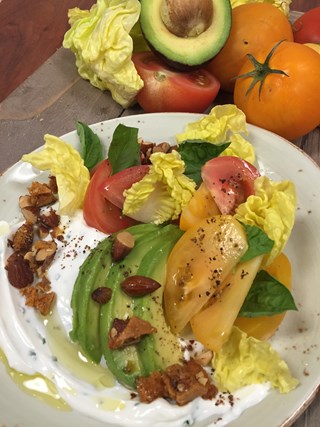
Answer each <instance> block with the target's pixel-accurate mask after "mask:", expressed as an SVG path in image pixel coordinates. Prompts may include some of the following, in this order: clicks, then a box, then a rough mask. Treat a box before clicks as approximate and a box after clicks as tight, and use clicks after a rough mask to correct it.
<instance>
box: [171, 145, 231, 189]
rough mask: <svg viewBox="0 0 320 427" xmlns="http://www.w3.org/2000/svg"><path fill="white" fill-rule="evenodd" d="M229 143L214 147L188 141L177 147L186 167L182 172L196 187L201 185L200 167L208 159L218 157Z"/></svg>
mask: <svg viewBox="0 0 320 427" xmlns="http://www.w3.org/2000/svg"><path fill="white" fill-rule="evenodd" d="M229 145H230V142H227V143H225V144H220V145H215V144H211V143H210V142H206V141H202V140H200V139H188V140H185V141H183V142H182V143H181V144H179V145H178V147H177V151H178V152H179V153H180V155H181V158H182V160H183V161H184V163H185V165H186V170H185V172H184V174H185V175H187V176H188V177H189V178H191V179H193V180H194V181H195V182H196V184H197V185H200V184H201V181H202V179H201V167H202V166H203V165H204V164H205V163H206V162H207V161H208V160H210V159H212V158H214V157H218V156H219V154H221V153H222V152H223V151H224V150H225V149H226V148H227V147H229Z"/></svg>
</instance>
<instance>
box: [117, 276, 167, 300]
mask: <svg viewBox="0 0 320 427" xmlns="http://www.w3.org/2000/svg"><path fill="white" fill-rule="evenodd" d="M160 286H161V285H160V283H159V282H157V281H156V280H153V279H151V278H150V277H145V276H138V275H137V276H129V277H127V278H126V279H125V280H124V281H123V282H122V283H121V289H122V290H123V292H124V293H126V294H127V295H129V296H130V297H142V296H144V295H148V294H151V293H152V292H154V291H156V290H157V289H158V288H160Z"/></svg>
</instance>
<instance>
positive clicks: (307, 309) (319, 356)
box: [0, 113, 320, 427]
mask: <svg viewBox="0 0 320 427" xmlns="http://www.w3.org/2000/svg"><path fill="white" fill-rule="evenodd" d="M200 117H201V115H193V114H179V113H171V114H149V115H148V114H145V115H141V116H128V117H124V118H119V119H114V120H110V121H107V122H103V123H98V124H95V125H93V126H92V128H93V130H94V131H95V132H96V133H97V134H98V135H99V136H100V138H101V140H102V141H103V142H104V143H105V144H106V146H107V145H108V144H109V143H110V140H111V136H112V134H113V131H114V129H115V127H116V126H117V125H118V124H119V123H123V124H126V125H128V126H135V127H138V128H139V135H140V136H141V137H143V138H144V139H145V140H151V141H155V142H161V141H164V140H166V141H168V140H169V141H170V142H172V143H175V139H174V135H175V134H177V133H179V132H182V131H183V129H184V127H185V125H186V124H187V123H190V122H192V121H195V120H197V119H198V118H200ZM248 128H249V136H248V139H249V140H250V141H251V142H252V143H253V145H254V146H255V149H256V153H257V163H258V166H259V169H260V171H261V172H262V174H265V175H268V176H270V177H271V178H273V179H275V180H278V179H290V180H292V181H294V182H295V184H296V188H297V193H298V210H297V216H296V223H295V226H294V229H293V233H292V236H291V238H290V241H289V243H288V245H287V247H286V250H285V252H286V253H287V255H288V256H289V258H290V260H291V263H292V268H293V293H294V297H295V301H296V303H297V305H298V307H299V311H298V312H292V313H288V315H287V316H286V318H285V321H284V322H283V323H282V325H281V327H280V330H279V331H278V332H277V334H276V335H275V337H274V338H273V340H272V342H273V345H274V346H275V348H277V349H278V350H279V352H280V353H281V354H282V356H283V357H284V358H285V360H286V361H287V363H288V365H289V367H290V368H291V370H292V372H293V374H294V376H296V377H297V378H298V379H299V380H300V382H301V384H300V386H299V387H298V388H297V389H296V390H294V391H292V392H291V393H289V394H287V395H280V394H279V393H278V392H272V393H271V394H270V395H269V396H268V397H267V398H266V399H265V400H263V401H262V402H261V403H259V404H258V405H256V406H254V407H252V408H250V409H248V410H247V411H246V412H245V413H243V414H242V415H241V416H240V417H239V418H238V419H237V420H235V421H233V422H232V423H231V424H229V425H230V426H232V427H243V426H246V427H256V426H257V425H259V426H260V427H273V426H274V427H276V426H287V425H290V424H291V423H292V422H293V420H294V419H295V417H296V416H297V415H298V414H299V413H300V412H301V410H302V409H303V408H304V407H305V405H306V404H307V403H308V402H309V401H310V399H311V398H312V396H313V395H314V394H315V392H316V390H317V387H318V386H319V383H320V372H319V360H320V347H319V345H320V338H319V334H318V331H319V328H320V288H319V286H318V281H319V276H320V264H319V254H320V202H319V201H320V185H319V184H320V169H319V167H318V166H317V165H316V164H315V163H314V162H313V161H312V160H311V159H310V158H309V157H308V156H307V155H305V154H304V153H303V152H302V151H300V150H299V149H298V148H297V147H295V146H294V145H292V144H290V143H288V142H287V141H286V140H284V139H282V138H280V137H278V136H276V135H274V134H272V133H270V132H267V131H264V130H262V129H259V128H256V127H254V126H248ZM63 139H64V140H65V141H67V142H70V143H71V144H73V145H74V146H76V147H77V146H78V138H77V135H76V133H75V132H71V133H69V134H67V135H65V136H64V137H63ZM16 177H19V183H17V181H16ZM29 182H30V176H28V173H26V169H25V168H24V167H23V165H22V164H21V163H17V164H16V165H14V166H13V167H12V168H10V169H8V170H7V172H6V173H5V174H4V175H3V176H1V177H0V195H1V200H0V212H1V217H0V220H6V221H10V220H12V219H13V218H14V217H15V216H16V215H18V212H19V210H18V207H17V200H18V196H19V195H21V194H25V188H26V186H27V185H28V183H29ZM2 268H3V267H2ZM0 380H1V394H0V425H8V426H11V425H12V426H13V425H15V426H19V427H20V426H21V427H22V426H24V427H31V426H32V427H38V426H39V427H40V426H41V427H42V426H43V424H44V423H45V425H46V426H47V427H54V426H57V425H59V426H61V427H70V426H76V425H77V426H79V427H101V426H102V425H104V426H105V427H106V424H102V423H101V422H98V421H95V420H93V419H89V418H87V417H85V416H83V415H81V414H80V413H78V412H76V411H73V412H62V411H58V410H56V409H53V408H51V407H50V406H48V405H46V404H44V403H42V402H40V401H39V400H38V399H35V398H33V397H31V396H29V395H27V394H25V393H23V392H22V391H20V390H19V389H18V388H17V386H16V385H15V384H14V383H13V382H12V381H11V379H10V377H9V376H8V374H7V373H6V371H5V368H4V366H3V365H2V364H1V365H0ZM207 425H208V424H207ZM109 426H111V425H109V424H108V427H109ZM141 426H143V427H149V426H147V425H146V424H143V423H142V424H141Z"/></svg>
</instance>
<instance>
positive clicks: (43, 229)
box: [38, 224, 49, 239]
mask: <svg viewBox="0 0 320 427" xmlns="http://www.w3.org/2000/svg"><path fill="white" fill-rule="evenodd" d="M48 235H49V230H48V229H47V227H45V226H44V225H41V224H39V226H38V236H39V238H40V239H45V238H46V237H47V236H48Z"/></svg>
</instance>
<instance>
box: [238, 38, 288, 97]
mask: <svg viewBox="0 0 320 427" xmlns="http://www.w3.org/2000/svg"><path fill="white" fill-rule="evenodd" d="M283 41H284V40H281V41H279V42H278V43H277V44H276V45H275V46H273V48H272V49H271V51H270V52H269V53H268V55H267V57H266V59H265V61H264V62H262V63H261V62H259V61H258V60H257V59H256V58H255V57H254V56H253V55H251V54H250V53H248V54H247V57H248V58H249V59H250V61H251V62H252V64H253V66H254V70H252V71H249V72H248V73H245V74H241V75H240V76H237V77H236V79H241V78H243V77H253V80H252V82H251V83H250V86H249V87H248V89H247V91H246V94H245V96H247V95H248V94H249V93H250V91H251V90H252V89H253V87H254V86H255V85H256V84H257V83H258V82H260V86H259V99H260V95H261V91H262V87H263V83H264V82H265V78H266V77H267V76H268V75H269V74H282V75H285V76H287V77H289V75H288V74H287V73H286V72H285V71H282V70H276V69H273V68H270V66H269V61H270V59H271V58H272V55H273V54H274V52H275V50H276V49H277V47H278V46H279V45H280V44H281V43H282V42H283Z"/></svg>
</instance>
